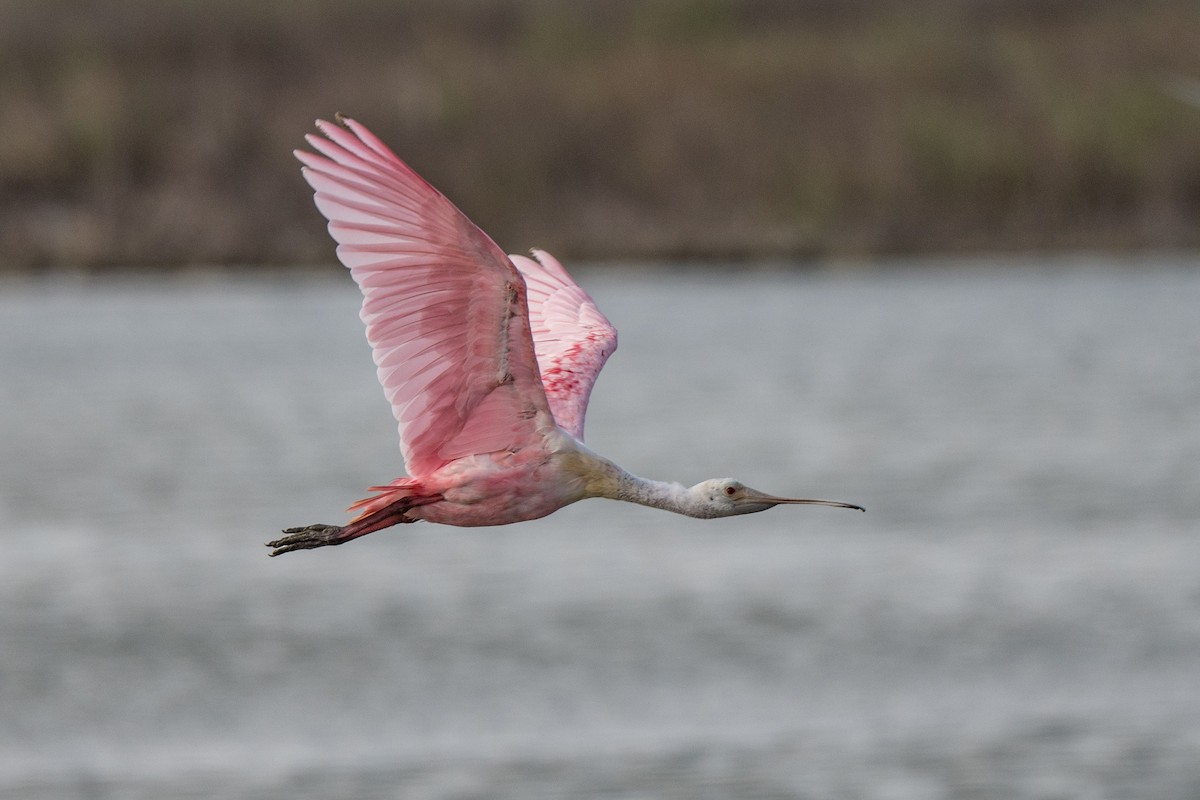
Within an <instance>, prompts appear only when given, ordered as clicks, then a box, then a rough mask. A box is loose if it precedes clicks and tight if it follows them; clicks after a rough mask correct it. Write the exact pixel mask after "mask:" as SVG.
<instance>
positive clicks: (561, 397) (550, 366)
mask: <svg viewBox="0 0 1200 800" xmlns="http://www.w3.org/2000/svg"><path fill="white" fill-rule="evenodd" d="M532 255H533V258H527V257H525V256H518V255H514V256H509V258H510V259H512V262H513V263H514V264H515V265H516V266H517V268H518V269H519V270H520V271H521V274H522V275H523V276H524V277H525V285H526V287H527V290H528V292H529V322H530V328H531V331H532V333H533V346H534V350H535V352H536V354H537V360H538V366H539V368H540V369H541V376H542V385H543V387H544V388H545V390H546V400H547V401H548V402H549V404H550V411H551V413H553V414H554V419H555V421H556V422H557V423H558V425H559V427H560V428H562V429H563V430H565V431H567V432H568V433H570V434H571V435H572V436H574V437H575V438H576V439H579V440H580V441H583V423H584V417H585V416H586V415H587V405H588V399H589V398H590V397H591V394H592V386H594V385H595V383H596V378H597V376H598V375H599V374H600V370H601V369H602V368H603V367H604V362H606V361H607V360H608V357H609V356H611V355H612V354H613V351H615V350H616V349H617V329H616V328H614V327H613V324H612V323H611V322H609V321H608V319H607V318H606V317H605V316H604V315H603V314H602V313H600V309H599V308H597V307H596V303H595V302H594V301H593V300H592V298H591V297H590V296H589V295H588V293H587V292H585V291H584V290H583V289H581V288H580V287H579V285H578V284H576V283H575V281H573V280H572V279H571V276H570V275H568V274H567V271H566V270H565V269H564V268H563V266H562V264H560V263H558V259H556V258H554V256H552V255H550V254H549V253H546V252H544V251H542V250H534V251H532Z"/></svg>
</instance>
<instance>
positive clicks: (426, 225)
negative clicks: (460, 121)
mask: <svg viewBox="0 0 1200 800" xmlns="http://www.w3.org/2000/svg"><path fill="white" fill-rule="evenodd" d="M337 121H338V123H340V124H331V123H329V122H325V121H323V120H322V121H318V122H317V128H318V130H319V131H320V132H321V134H323V135H321V136H318V135H315V134H310V135H309V136H308V137H307V140H308V143H309V144H310V145H311V146H312V148H313V150H315V151H316V152H308V151H305V150H297V151H296V157H297V158H298V159H299V160H300V161H301V163H302V164H303V167H302V172H303V175H304V177H305V179H306V180H307V181H308V183H309V184H310V185H311V186H312V188H313V189H314V190H315V194H316V205H317V209H318V210H319V211H320V212H321V213H322V214H323V215H324V216H325V217H326V218H327V219H328V220H329V232H330V233H331V234H332V236H333V238H334V239H335V240H336V241H337V243H338V248H337V255H338V258H339V260H340V261H341V262H342V263H343V264H344V265H345V266H346V267H348V268H349V269H350V274H351V276H352V277H353V278H354V280H355V281H356V282H357V283H358V285H359V287H360V288H361V289H362V293H363V305H362V312H361V315H360V316H361V317H362V320H363V322H364V323H365V324H366V328H367V339H368V341H369V342H370V345H371V349H372V354H373V356H374V360H375V364H376V366H377V368H378V376H379V382H380V383H381V384H383V389H384V393H385V394H386V395H387V398H388V400H389V401H390V402H391V405H392V413H393V414H394V416H395V418H396V422H397V423H398V425H399V430H400V450H401V453H402V455H403V457H404V463H405V466H406V469H407V472H408V474H407V476H405V477H400V478H397V479H395V480H394V481H392V482H391V483H389V484H387V485H386V486H372V487H370V489H369V490H368V491H371V492H374V494H373V495H372V496H370V497H367V498H365V499H363V500H359V501H358V502H357V503H354V504H353V505H352V506H350V509H351V510H357V511H358V512H359V514H358V516H357V517H355V518H354V519H353V520H352V521H351V522H349V523H348V524H346V525H321V524H318V525H307V526H304V527H299V528H287V529H285V530H284V531H283V533H284V534H285V535H284V536H283V537H282V538H279V539H276V540H275V541H272V542H269V543H268V544H267V546H268V547H271V548H273V551H272V552H271V555H272V556H277V555H280V554H282V553H288V552H291V551H293V550H307V549H311V548H315V547H324V546H327V545H336V544H342V543H343V542H347V541H350V540H351V539H355V538H358V537H359V536H363V535H365V534H368V533H371V532H373V531H377V530H380V529H381V528H387V527H390V526H392V525H396V524H399V523H407V522H416V521H418V520H427V521H429V522H437V523H442V524H445V525H464V526H477V525H506V524H508V523H512V522H520V521H522V520H530V519H537V518H539V517H544V516H546V515H547V514H550V513H552V512H554V511H557V510H558V509H560V508H562V507H563V506H566V505H569V504H571V503H574V502H576V501H579V500H583V499H584V498H588V497H607V498H611V499H613V500H624V501H626V502H630V503H640V504H642V505H646V506H652V507H654V508H662V509H665V510H667V511H674V512H676V513H678V514H686V515H688V516H690V517H699V518H712V517H728V516H733V515H736V514H750V513H753V512H757V511H765V510H767V509H768V508H772V507H773V506H777V505H784V504H807V505H820V506H837V507H841V508H853V509H858V510H859V511H862V510H863V509H862V508H861V507H860V506H856V505H853V504H851V503H839V502H836V501H833V500H811V499H800V498H791V497H776V496H774V495H770V494H765V493H763V492H760V491H758V490H756V489H751V488H750V487H748V486H745V485H744V484H742V483H740V482H738V481H736V480H732V479H729V478H718V479H714V480H706V481H703V482H701V483H698V484H696V485H695V486H692V487H690V488H689V487H685V486H683V485H681V484H678V483H667V482H662V481H654V480H647V479H644V478H639V477H637V476H635V475H633V474H631V473H629V472H627V471H626V470H624V469H622V468H621V467H619V466H617V465H616V464H614V463H613V462H612V461H609V460H608V459H606V458H604V457H602V456H600V455H598V454H596V453H594V452H592V451H591V450H590V449H588V448H587V447H586V446H585V445H584V443H583V422H584V415H585V413H586V412H587V404H588V397H589V396H590V395H591V391H592V385H593V384H594V383H595V381H596V376H597V375H598V374H599V372H600V368H601V367H603V366H604V362H605V361H606V360H607V359H608V357H609V356H610V355H612V353H613V351H614V350H615V349H616V347H617V332H616V329H615V328H613V326H612V324H611V323H610V322H609V321H608V320H607V319H606V318H605V316H604V315H603V314H601V313H600V310H599V309H598V308H596V304H595V303H594V302H593V301H592V298H591V297H589V296H588V294H587V293H586V292H585V291H584V290H583V289H581V288H580V287H579V286H578V285H577V284H576V283H575V282H574V281H573V280H571V277H570V276H569V275H568V274H567V272H566V270H565V269H563V267H562V265H561V264H560V263H559V262H558V261H557V260H555V259H554V257H552V256H551V255H550V254H548V253H545V252H542V251H540V250H533V251H532V252H531V256H532V257H527V256H520V255H513V256H507V255H505V254H504V251H503V250H501V249H500V248H499V247H498V246H497V245H496V243H495V242H493V241H492V240H491V238H489V237H488V235H487V234H485V233H484V232H483V231H481V230H480V229H479V228H477V227H476V226H475V225H474V224H473V223H472V222H471V221H470V220H469V219H467V217H466V216H465V215H464V214H463V213H462V212H461V211H459V210H458V209H457V208H456V207H455V206H454V205H453V204H452V203H451V202H450V201H449V200H448V199H447V198H446V197H445V196H444V195H443V194H442V193H441V192H439V191H438V190H437V189H435V188H434V187H433V186H431V185H430V184H429V183H428V182H426V181H425V180H424V179H423V178H422V177H421V176H419V175H418V174H417V173H416V172H414V171H413V169H412V168H411V167H409V166H408V165H407V164H405V163H404V162H403V161H401V160H400V159H399V158H397V157H396V155H395V154H394V153H392V151H391V150H389V149H388V148H387V146H385V145H384V144H383V143H382V142H381V141H380V140H379V139H378V138H376V137H375V135H374V134H372V133H371V132H370V131H369V130H367V129H366V128H365V127H364V126H363V125H361V124H359V123H357V122H355V121H354V120H352V119H348V118H346V117H343V116H341V115H339V116H338V117H337Z"/></svg>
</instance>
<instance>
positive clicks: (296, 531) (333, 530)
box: [267, 524, 354, 556]
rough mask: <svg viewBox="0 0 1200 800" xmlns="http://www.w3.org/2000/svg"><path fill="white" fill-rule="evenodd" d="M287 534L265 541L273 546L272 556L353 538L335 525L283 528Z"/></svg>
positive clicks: (268, 545)
mask: <svg viewBox="0 0 1200 800" xmlns="http://www.w3.org/2000/svg"><path fill="white" fill-rule="evenodd" d="M283 532H284V533H286V534H287V536H284V537H282V538H279V539H276V540H275V541H273V542H267V547H273V548H275V549H274V550H272V551H271V555H272V556H278V555H282V554H283V553H290V552H292V551H293V550H311V549H313V548H314V547H326V546H327V545H333V544H341V543H342V542H348V541H350V540H351V539H353V538H354V536H353V535H349V536H348V535H346V529H345V528H342V527H339V526H337V525H321V524H316V525H305V526H304V527H302V528H284V530H283Z"/></svg>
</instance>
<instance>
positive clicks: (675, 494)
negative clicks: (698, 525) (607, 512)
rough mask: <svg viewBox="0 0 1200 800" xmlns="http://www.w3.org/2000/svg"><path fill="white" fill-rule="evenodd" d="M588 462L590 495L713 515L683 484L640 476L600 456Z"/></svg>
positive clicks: (690, 513) (687, 514) (700, 514)
mask: <svg viewBox="0 0 1200 800" xmlns="http://www.w3.org/2000/svg"><path fill="white" fill-rule="evenodd" d="M591 466H592V476H591V477H592V480H589V482H588V495H590V496H592V497H607V498H608V499H610V500H623V501H625V502H626V503H637V504H639V505H643V506H650V507H651V508H661V509H662V510H664V511H673V512H675V513H676V514H684V515H686V516H689V517H709V516H712V514H711V512H710V511H709V510H708V509H707V508H706V507H704V506H702V505H701V504H700V503H699V502H698V498H697V497H696V496H695V495H694V494H693V493H692V491H691V490H690V489H688V488H687V487H686V486H683V485H682V484H679V483H673V482H669V481H655V480H650V479H648V478H639V477H638V476H637V475H634V474H632V473H630V472H626V471H625V470H623V469H621V468H620V467H618V466H617V465H616V464H613V463H612V462H611V461H608V460H607V459H603V458H597V459H595V460H594V461H593V463H592V465H591Z"/></svg>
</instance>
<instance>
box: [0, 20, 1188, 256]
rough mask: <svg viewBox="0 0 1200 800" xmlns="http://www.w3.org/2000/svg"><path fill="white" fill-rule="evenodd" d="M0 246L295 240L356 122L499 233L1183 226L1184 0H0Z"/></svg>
mask: <svg viewBox="0 0 1200 800" xmlns="http://www.w3.org/2000/svg"><path fill="white" fill-rule="evenodd" d="M0 17H2V18H3V19H4V20H5V22H4V24H3V25H2V26H0V98H2V100H0V242H3V245H2V247H3V250H2V251H0V269H3V268H6V269H29V268H39V267H50V266H60V265H71V266H92V267H99V266H106V265H138V264H145V265H157V266H161V265H173V264H193V263H255V264H257V263H266V264H286V263H301V262H303V263H311V262H322V261H329V260H330V259H331V247H330V244H329V242H328V241H327V239H326V237H325V234H324V231H323V229H322V226H321V224H320V221H319V218H318V217H317V215H316V213H315V211H313V210H312V207H311V201H310V196H309V193H308V191H307V188H306V187H305V185H304V184H303V183H302V182H301V180H300V178H299V176H298V173H297V168H296V165H295V163H294V162H293V161H292V159H291V155H290V151H291V149H292V148H293V147H296V146H298V145H300V144H301V138H300V137H301V135H302V134H303V133H304V132H305V131H307V130H309V129H310V126H311V121H312V119H313V118H314V117H315V116H328V115H331V114H332V113H334V112H335V111H343V112H345V113H347V114H350V115H352V116H355V117H357V118H359V119H360V120H362V121H364V122H366V123H368V124H369V125H371V126H372V127H373V128H374V129H375V130H376V132H377V133H379V134H380V135H381V136H382V137H383V138H384V139H385V140H387V141H389V142H390V143H391V144H392V145H393V147H394V149H395V150H396V151H397V152H398V153H400V154H401V155H402V156H403V157H404V158H406V159H407V160H409V161H410V162H411V163H412V164H413V165H414V166H416V167H417V169H418V170H420V171H421V172H423V173H424V174H425V175H426V176H427V177H428V178H430V180H432V181H433V182H434V183H435V184H436V185H438V186H440V187H441V188H443V190H444V191H445V192H446V193H447V194H448V195H450V197H452V198H453V199H454V200H455V201H456V202H457V203H458V204H459V205H460V206H461V207H462V208H463V209H464V210H465V211H467V213H468V214H470V215H471V216H472V217H473V218H474V219H475V220H476V221H477V222H479V223H480V224H481V225H482V226H483V227H484V228H485V229H486V230H488V231H489V232H491V233H492V234H493V235H494V236H496V238H497V240H498V241H499V242H500V243H501V245H502V246H503V247H505V248H507V249H509V250H523V249H525V248H527V247H529V246H532V245H540V246H544V247H547V248H549V249H551V250H552V251H559V252H561V253H562V254H563V255H564V256H567V257H570V258H571V259H578V258H582V257H671V258H676V257H728V256H734V257H737V256H744V257H764V256H821V255H826V254H840V255H844V254H878V253H896V252H919V251H930V250H941V251H944V250H966V249H977V248H988V249H1016V248H1043V247H1045V248H1074V247H1119V248H1136V247H1195V246H1197V245H1200V226H1198V225H1197V222H1198V220H1200V109H1197V108H1194V107H1191V106H1188V105H1186V104H1184V103H1182V102H1180V101H1179V100H1178V99H1177V98H1175V97H1173V96H1171V95H1170V94H1168V93H1166V92H1164V91H1162V90H1161V80H1162V79H1163V77H1164V76H1171V75H1191V76H1196V77H1200V4H1197V3H1195V2H1193V1H1192V0H1148V1H1147V2H1144V3H1138V4H1131V3H1122V2H1107V1H1106V0H1074V1H1073V2H1071V1H1068V0H1041V1H1040V2H1037V1H1035V0H1023V1H1022V2H1005V3H999V2H988V1H987V0H913V1H912V2H907V3H893V2H887V0H800V2H793V1H790V0H759V1H758V2H754V1H753V0H745V2H732V0H645V1H635V0H576V2H571V0H491V1H490V2H485V0H448V1H447V0H409V2H406V3H396V2H391V1H390V0H388V1H386V2H385V0H293V1H292V2H282V0H250V1H247V0H208V1H207V2H199V0H196V1H195V2H192V1H191V0H125V1H124V2H118V0H108V2H99V3H98V2H82V1H80V0H0Z"/></svg>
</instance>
